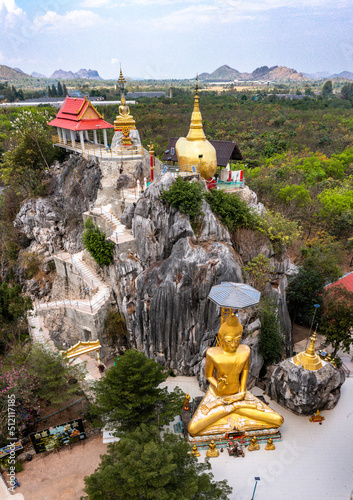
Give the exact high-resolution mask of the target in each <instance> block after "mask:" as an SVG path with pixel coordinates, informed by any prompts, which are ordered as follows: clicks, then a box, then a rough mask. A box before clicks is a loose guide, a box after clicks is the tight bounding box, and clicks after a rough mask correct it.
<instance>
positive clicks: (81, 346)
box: [62, 340, 102, 363]
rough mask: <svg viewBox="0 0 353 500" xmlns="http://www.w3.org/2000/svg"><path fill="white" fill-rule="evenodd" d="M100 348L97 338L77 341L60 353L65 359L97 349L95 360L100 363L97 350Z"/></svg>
mask: <svg viewBox="0 0 353 500" xmlns="http://www.w3.org/2000/svg"><path fill="white" fill-rule="evenodd" d="M101 348H102V346H101V344H100V342H99V340H91V341H89V342H81V341H80V342H77V344H75V345H74V346H72V347H70V349H68V350H67V351H63V352H62V355H63V356H65V357H66V358H67V359H71V358H77V356H80V355H81V354H86V353H87V352H91V351H97V361H98V363H100V356H99V350H100V349H101Z"/></svg>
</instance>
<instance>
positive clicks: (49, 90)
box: [47, 85, 53, 97]
mask: <svg viewBox="0 0 353 500" xmlns="http://www.w3.org/2000/svg"><path fill="white" fill-rule="evenodd" d="M47 92H48V97H53V94H52V91H51V87H50V85H48V89H47Z"/></svg>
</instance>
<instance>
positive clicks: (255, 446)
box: [248, 436, 260, 451]
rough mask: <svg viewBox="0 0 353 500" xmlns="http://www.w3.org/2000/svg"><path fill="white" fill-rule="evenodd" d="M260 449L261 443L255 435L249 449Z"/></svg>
mask: <svg viewBox="0 0 353 500" xmlns="http://www.w3.org/2000/svg"><path fill="white" fill-rule="evenodd" d="M259 449H260V445H259V443H258V442H257V437H256V436H254V437H253V438H252V440H251V442H250V444H249V446H248V450H249V451H255V450H259Z"/></svg>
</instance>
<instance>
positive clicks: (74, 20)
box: [33, 10, 102, 31]
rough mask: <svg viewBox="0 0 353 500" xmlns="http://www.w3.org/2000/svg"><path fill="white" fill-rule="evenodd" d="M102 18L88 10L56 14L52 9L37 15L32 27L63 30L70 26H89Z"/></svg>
mask: <svg viewBox="0 0 353 500" xmlns="http://www.w3.org/2000/svg"><path fill="white" fill-rule="evenodd" d="M100 21H102V19H101V18H100V17H99V15H98V14H95V13H94V12H91V11H90V10H72V11H70V12H66V14H58V13H57V12H54V11H52V10H49V11H48V12H46V13H45V14H44V15H43V16H37V17H36V18H35V19H34V21H33V25H34V28H35V29H37V30H39V29H41V30H42V29H49V30H52V31H56V30H65V29H67V28H68V27H69V28H72V27H75V28H90V27H91V26H95V25H97V24H98V23H99V22H100Z"/></svg>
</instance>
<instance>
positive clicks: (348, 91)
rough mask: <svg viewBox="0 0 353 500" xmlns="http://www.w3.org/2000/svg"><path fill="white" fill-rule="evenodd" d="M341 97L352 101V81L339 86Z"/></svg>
mask: <svg viewBox="0 0 353 500" xmlns="http://www.w3.org/2000/svg"><path fill="white" fill-rule="evenodd" d="M341 97H342V99H347V100H348V101H351V102H353V83H346V84H345V85H343V87H342V88H341Z"/></svg>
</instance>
